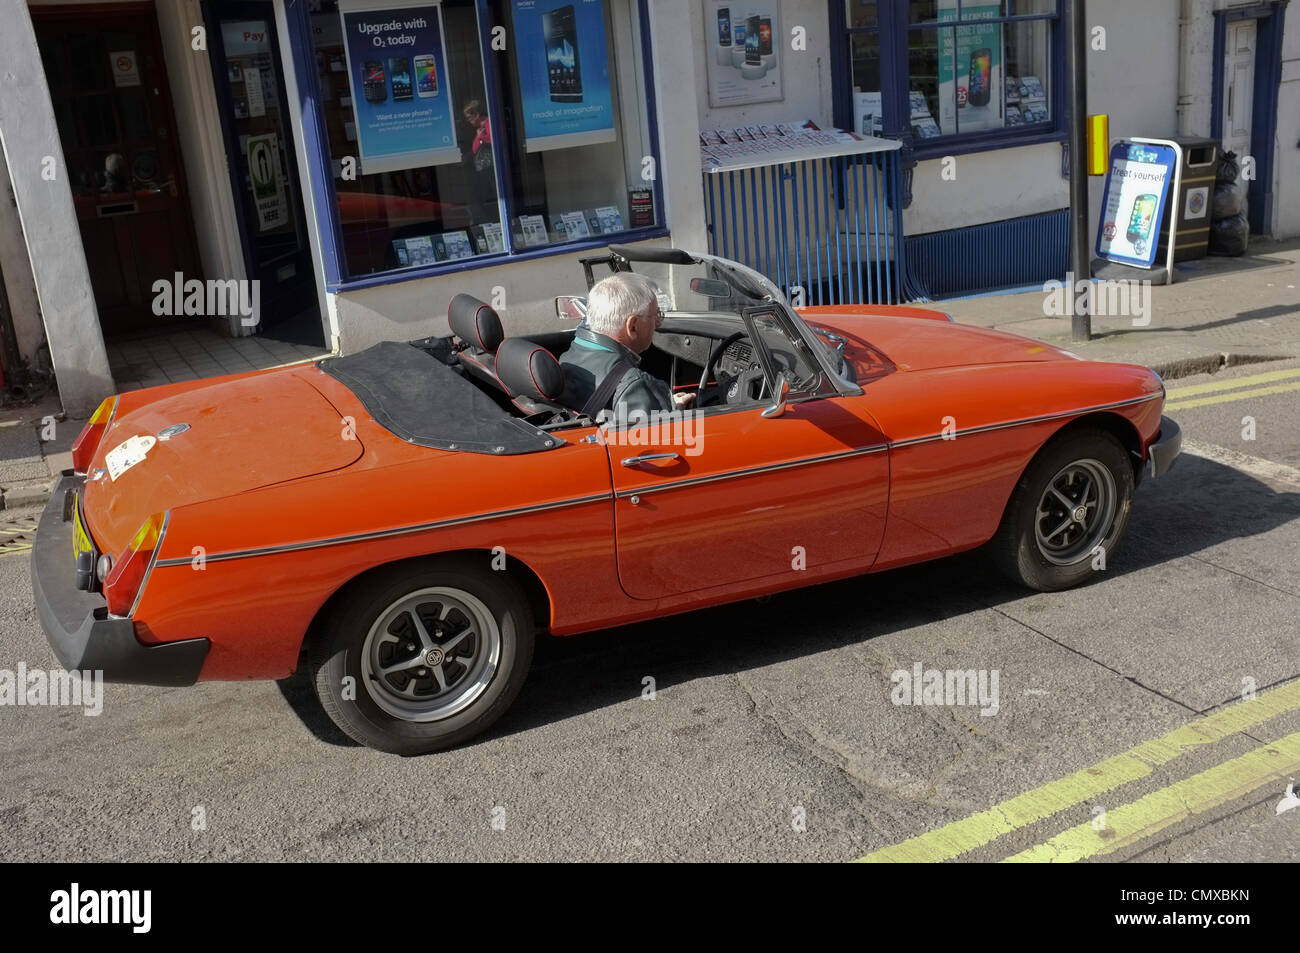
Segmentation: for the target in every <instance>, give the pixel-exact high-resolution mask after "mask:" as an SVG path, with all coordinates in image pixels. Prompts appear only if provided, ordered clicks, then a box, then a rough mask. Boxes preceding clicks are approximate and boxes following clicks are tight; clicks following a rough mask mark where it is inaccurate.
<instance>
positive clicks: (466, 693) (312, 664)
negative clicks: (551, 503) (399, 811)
mask: <svg viewBox="0 0 1300 953" xmlns="http://www.w3.org/2000/svg"><path fill="white" fill-rule="evenodd" d="M533 641H534V624H533V615H532V613H531V612H530V611H529V605H528V601H527V599H526V598H525V596H524V594H523V592H522V590H521V589H520V587H519V585H518V584H517V583H516V582H515V581H514V580H513V579H512V578H511V577H510V576H509V575H508V574H506V573H504V572H494V571H492V570H489V569H487V568H486V567H483V568H479V567H474V566H467V565H466V564H465V562H464V560H458V561H456V562H451V561H449V560H442V559H433V560H423V561H420V562H416V563H408V564H405V565H402V566H398V567H394V568H392V569H390V570H387V571H385V572H383V573H382V574H380V575H377V576H375V575H372V576H367V577H366V578H365V580H364V581H363V582H361V583H359V584H356V585H352V586H350V587H348V588H347V589H346V590H344V591H343V592H342V593H340V595H339V597H338V598H337V599H336V600H335V602H334V606H333V609H332V611H330V612H329V613H328V615H327V616H326V617H325V618H324V619H323V620H322V624H321V626H320V627H319V629H318V631H317V633H316V635H315V637H314V638H313V640H312V642H311V644H310V646H309V649H308V665H309V670H310V673H311V677H312V682H313V684H314V687H315V690H316V695H317V697H318V698H319V699H320V703H321V706H322V707H323V708H324V709H325V712H326V714H328V715H329V716H330V718H331V719H332V720H333V721H334V723H335V724H336V725H338V727H339V728H340V729H341V730H342V731H343V732H344V733H345V734H347V735H348V737H350V738H352V739H353V740H355V741H358V742H360V743H361V744H363V745H367V746H368V747H371V748H376V749H378V750H380V751H387V752H391V753H393V754H401V755H417V754H426V753H429V752H432V751H441V750H443V749H445V748H450V747H453V746H455V745H458V744H461V743H463V742H465V741H467V740H469V739H470V738H473V737H475V736H476V735H479V734H481V733H482V732H484V731H486V730H487V729H488V728H489V727H490V726H491V725H492V724H493V723H494V722H495V721H496V720H497V719H498V718H500V717H501V715H502V714H504V713H505V711H506V709H508V708H509V707H510V705H511V703H513V702H514V700H515V697H516V696H517V695H518V694H519V690H520V688H522V686H523V683H524V679H525V678H526V677H527V675H528V669H529V666H530V665H531V664H532V658H533Z"/></svg>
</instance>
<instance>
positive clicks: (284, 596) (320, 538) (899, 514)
mask: <svg viewBox="0 0 1300 953" xmlns="http://www.w3.org/2000/svg"><path fill="white" fill-rule="evenodd" d="M583 265H584V269H585V271H586V279H587V286H588V287H590V286H591V284H592V281H593V269H604V268H605V267H608V268H610V269H611V270H613V271H622V270H633V269H635V270H636V271H638V272H643V273H648V274H650V275H651V277H653V278H654V279H655V280H656V282H657V283H658V285H659V287H660V288H661V289H662V292H661V295H662V298H663V301H662V304H663V311H664V322H663V325H662V327H661V328H660V329H659V331H658V332H657V333H656V335H655V338H654V343H653V346H652V347H651V348H650V350H649V351H647V352H646V354H645V355H644V359H643V362H642V367H643V368H645V369H647V370H649V371H651V372H653V373H655V374H657V375H658V376H660V377H661V378H662V379H663V380H666V381H669V382H670V383H671V384H672V386H673V387H675V388H690V389H692V390H695V391H696V392H697V393H698V395H699V405H700V406H699V409H698V410H697V411H691V412H685V413H679V414H673V415H665V417H664V419H662V420H655V419H646V418H634V419H632V420H621V419H618V418H615V419H612V420H608V419H606V420H600V421H593V420H591V419H589V418H587V417H584V416H583V415H582V413H581V411H580V410H578V409H575V408H573V407H565V406H563V404H562V403H561V395H562V393H563V391H564V384H565V380H564V372H563V371H562V370H561V368H560V365H559V363H558V362H557V361H556V355H559V354H561V353H562V352H563V351H564V349H566V348H567V347H568V346H569V343H570V341H571V340H572V337H573V331H572V330H569V331H556V332H551V333H546V334H539V335H530V336H528V337H515V338H504V339H503V335H502V330H501V323H500V320H499V318H498V317H497V316H496V314H495V313H494V312H493V311H492V309H490V308H489V307H488V306H487V305H485V304H483V303H482V302H479V301H477V300H475V299H473V298H469V297H468V296H464V295H461V296H458V297H457V298H456V299H454V300H453V302H452V305H451V308H450V313H449V320H450V324H451V328H452V331H453V333H452V334H451V335H450V336H448V337H442V338H429V339H426V340H422V341H414V342H410V343H385V344H381V345H377V346H376V347H374V348H371V349H369V350H367V351H363V352H361V353H358V354H354V355H351V356H348V357H342V358H329V359H326V360H321V361H317V362H315V363H313V364H300V365H296V366H290V367H284V368H278V369H275V370H270V371H258V372H252V373H248V374H240V375H234V376H230V377H222V378H217V379H214V380H204V381H195V382H192V383H184V384H174V385H170V386H167V387H158V388H153V389H149V390H142V391H135V392H132V393H126V394H122V395H120V396H117V397H113V398H110V399H109V400H107V401H105V402H104V404H103V405H102V406H101V407H100V409H99V411H98V412H97V413H96V414H95V416H94V418H93V419H92V420H91V422H90V424H89V425H88V426H87V427H86V429H85V431H84V432H83V433H82V435H81V437H80V438H79V440H78V442H77V445H76V447H75V449H74V451H73V460H74V464H75V466H74V469H73V470H72V471H68V472H66V473H65V474H63V476H62V478H61V480H60V482H59V485H58V487H57V488H56V492H55V495H54V497H53V499H52V500H51V503H50V505H49V507H48V508H47V510H46V512H45V514H44V516H43V518H42V520H41V524H40V529H39V532H38V535H37V540H36V546H35V553H34V560H33V588H34V590H35V595H36V605H37V607H38V610H39V614H40V618H41V622H42V624H43V625H44V627H45V630H46V632H47V633H48V637H49V641H50V644H51V645H52V646H53V648H54V651H55V653H56V654H57V655H58V657H59V660H60V661H61V662H62V663H63V664H64V665H65V666H66V667H67V668H69V669H85V670H95V669H98V670H102V672H103V677H104V678H105V679H108V680H117V681H124V682H137V683H143V684H151V685H188V684H191V683H193V682H195V681H196V680H199V679H250V678H283V677H285V676H287V675H289V674H290V673H292V672H293V671H295V670H296V669H297V668H298V667H299V666H300V665H306V666H307V667H308V670H309V672H310V674H311V676H312V678H313V679H314V682H315V686H316V691H317V693H318V694H319V696H320V700H321V702H322V704H323V706H324V708H325V710H326V711H327V712H328V713H329V714H330V716H331V717H332V718H333V719H334V720H335V721H336V722H337V723H338V725H339V727H340V728H341V729H342V730H343V731H345V732H346V733H347V734H348V735H350V736H351V737H353V738H355V739H357V740H358V741H361V742H363V743H365V744H367V745H371V746H373V747H376V748H380V749H383V750H385V751H392V752H399V753H405V754H412V753H419V752H425V751H432V750H436V749H439V748H445V747H447V746H449V745H453V744H456V743H459V742H462V741H464V740H465V739H468V738H470V737H472V736H474V735H476V734H478V733H480V732H482V731H483V730H484V729H485V728H487V727H488V725H490V724H491V723H492V722H493V721H494V720H495V719H496V718H498V717H499V716H500V715H501V714H502V712H504V711H505V710H506V708H507V707H509V705H510V703H511V701H512V700H513V699H514V698H515V696H516V694H517V693H518V691H519V688H520V685H521V684H522V682H523V680H524V678H525V676H526V674H527V672H528V668H529V663H530V661H531V658H532V654H533V640H534V638H535V636H536V634H537V633H540V632H549V633H551V634H552V635H567V634H570V633H575V632H583V631H586V630H590V629H597V628H603V627H608V626H615V625H620V624H623V623H628V622H631V621H633V620H638V619H645V618H648V617H653V616H662V615H666V614H670V613H675V612H684V611H687V610H690V609H696V608H699V607H702V606H710V605H716V604H718V603H723V602H728V601H732V600H737V599H744V598H748V597H753V596H759V595H763V594H765V593H771V592H775V591H778V590H783V589H792V588H795V587H799V586H806V585H809V584H811V583H817V582H822V581H825V580H828V579H834V578H838V577H844V576H850V575H854V574H858V573H866V572H874V571H876V570H883V569H890V568H892V567H895V566H902V565H906V564H909V563H917V562H921V561H923V560H928V559H935V558H937V557H941V556H947V555H949V554H951V553H956V552H960V551H962V550H968V549H973V548H975V547H978V546H983V545H985V544H989V549H990V552H991V555H992V557H993V558H994V559H996V560H997V561H998V563H1000V564H1001V566H1002V567H1003V568H1004V569H1005V570H1006V571H1007V572H1009V573H1010V574H1011V575H1012V576H1013V577H1014V578H1016V579H1018V580H1020V581H1021V582H1023V583H1024V584H1025V585H1027V586H1030V587H1032V588H1035V589H1040V590H1052V589H1060V588H1064V587H1067V586H1074V585H1077V584H1079V583H1082V582H1085V581H1087V580H1088V579H1089V578H1090V577H1092V576H1093V575H1094V574H1095V573H1097V572H1098V571H1099V569H1100V568H1102V567H1104V565H1105V564H1106V560H1110V562H1111V564H1112V565H1113V561H1114V557H1115V552H1116V549H1117V547H1118V546H1119V544H1120V541H1121V539H1122V538H1123V536H1124V531H1125V528H1126V526H1127V524H1128V521H1129V515H1130V509H1131V506H1132V502H1133V491H1134V487H1135V485H1136V484H1137V482H1138V480H1139V479H1140V478H1141V477H1142V475H1143V474H1144V473H1149V474H1151V475H1153V476H1158V475H1160V474H1161V473H1163V472H1164V471H1166V470H1168V469H1169V467H1170V466H1172V464H1173V462H1174V459H1175V457H1176V456H1177V454H1178V452H1179V449H1180V445H1181V436H1180V434H1179V431H1178V427H1177V426H1176V425H1175V424H1174V423H1173V422H1172V421H1171V420H1169V419H1167V418H1162V417H1161V409H1162V407H1163V403H1164V387H1163V385H1162V383H1161V381H1160V378H1159V377H1158V376H1157V375H1156V374H1154V373H1152V372H1151V371H1150V370H1148V369H1147V368H1144V367H1136V366H1131V365H1125V364H1105V363H1091V362H1087V361H1082V360H1079V359H1078V358H1076V357H1075V356H1074V355H1071V354H1069V353H1067V352H1065V351H1061V350H1057V349H1055V348H1052V347H1048V346H1046V345H1043V344H1040V343H1038V342H1036V341H1031V340H1027V339H1025V338H1020V337H1015V336H1013V335H1009V334H1002V333H998V332H995V331H985V330H979V329H976V328H970V327H964V326H961V325H957V324H953V323H951V322H950V321H949V319H948V318H947V317H945V316H944V315H942V314H939V313H936V312H932V311H925V310H920V309H916V308H906V307H884V306H856V307H847V306H846V307H824V308H806V309H801V310H800V311H798V312H797V313H796V311H794V310H793V309H792V308H791V307H790V306H789V305H788V304H787V303H786V300H785V299H784V297H783V296H782V294H781V292H780V291H779V290H778V289H777V288H776V286H774V285H773V284H772V283H771V282H770V281H768V280H767V279H766V278H764V277H763V276H761V275H759V274H757V273H755V272H754V271H752V270H750V269H748V268H745V267H743V266H741V265H738V264H736V263H735V262H731V261H727V260H725V259H719V258H715V257H711V256H707V255H698V254H690V253H687V252H684V251H680V250H677V249H670V248H652V249H646V248H631V247H621V246H611V248H610V249H609V251H608V254H606V255H602V256H597V257H593V258H589V259H586V260H585V261H584V262H583ZM582 307H583V301H582V299H581V298H573V299H560V300H559V301H557V312H558V313H564V314H571V315H575V316H580V315H581V313H582Z"/></svg>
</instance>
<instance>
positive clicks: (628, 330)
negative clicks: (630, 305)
mask: <svg viewBox="0 0 1300 953" xmlns="http://www.w3.org/2000/svg"><path fill="white" fill-rule="evenodd" d="M641 321H642V318H641V315H639V314H629V315H628V316H627V320H625V321H624V322H623V331H624V333H625V334H627V336H628V337H629V338H631V339H632V340H636V333H637V331H639V330H640V329H641Z"/></svg>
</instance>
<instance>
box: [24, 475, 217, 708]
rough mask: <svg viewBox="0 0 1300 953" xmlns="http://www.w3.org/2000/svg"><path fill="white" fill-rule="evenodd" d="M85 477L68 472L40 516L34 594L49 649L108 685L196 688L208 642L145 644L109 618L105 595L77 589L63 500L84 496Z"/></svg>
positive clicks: (122, 622)
mask: <svg viewBox="0 0 1300 953" xmlns="http://www.w3.org/2000/svg"><path fill="white" fill-rule="evenodd" d="M85 483H86V478H85V477H83V476H78V475H76V474H74V473H73V472H72V471H71V470H65V471H64V472H63V475H62V476H61V477H60V478H59V481H58V483H56V484H55V486H54V490H53V492H52V493H51V495H50V502H49V503H47V504H46V506H45V512H44V513H43V514H41V522H40V525H39V526H38V527H37V530H36V543H35V545H34V546H33V547H32V594H33V595H34V596H35V597H36V613H37V615H38V616H40V619H41V627H42V628H43V629H45V637H46V639H47V640H48V641H49V643H50V648H52V649H53V650H54V654H55V655H56V656H58V659H59V663H60V664H61V665H63V667H64V668H65V669H67V670H68V671H70V672H72V671H86V672H90V671H99V672H102V673H103V678H104V681H106V682H130V683H133V684H136V685H193V684H194V683H195V682H196V681H198V678H199V671H200V670H201V669H202V668H203V662H204V660H205V659H206V658H207V657H208V648H209V646H210V645H211V643H210V642H209V641H208V640H207V639H185V640H183V641H180V642H163V643H160V644H158V645H144V644H143V643H141V642H140V641H139V640H138V639H137V638H136V637H135V623H134V622H133V621H132V620H131V619H129V618H115V617H110V616H109V614H108V605H107V603H106V602H105V601H104V597H103V596H102V595H100V594H99V593H97V592H84V591H82V590H80V589H78V588H77V587H76V582H75V580H76V567H75V566H74V565H73V562H72V552H73V548H72V522H71V521H70V520H65V519H64V513H65V512H66V511H67V510H66V509H65V506H64V499H65V497H66V496H67V494H68V493H70V492H76V493H78V494H80V493H81V491H82V488H83V487H84V486H85Z"/></svg>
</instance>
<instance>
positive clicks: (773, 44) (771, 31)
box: [704, 0, 784, 108]
mask: <svg viewBox="0 0 1300 953" xmlns="http://www.w3.org/2000/svg"><path fill="white" fill-rule="evenodd" d="M780 20H781V4H780V2H779V0H751V2H748V3H735V2H729V0H709V2H707V3H705V4H704V36H705V39H706V40H707V45H706V47H705V48H706V49H707V50H708V51H709V52H708V54H707V55H706V58H705V66H706V68H707V71H708V79H709V105H710V106H712V107H714V108H717V107H720V106H747V105H749V104H751V103H768V102H775V101H777V100H780V99H783V98H784V93H783V91H782V88H781V48H782V47H781V22H780Z"/></svg>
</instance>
